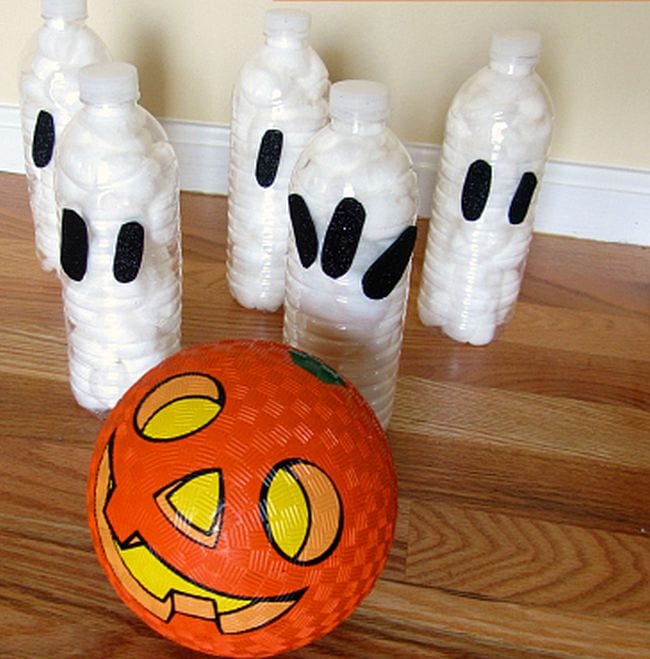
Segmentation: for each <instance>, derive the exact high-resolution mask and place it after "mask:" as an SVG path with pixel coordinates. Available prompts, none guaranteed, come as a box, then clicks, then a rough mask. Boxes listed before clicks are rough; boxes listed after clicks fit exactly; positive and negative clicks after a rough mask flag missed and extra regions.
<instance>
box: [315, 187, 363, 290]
mask: <svg viewBox="0 0 650 659" xmlns="http://www.w3.org/2000/svg"><path fill="white" fill-rule="evenodd" d="M365 220H366V211H365V209H364V207H363V205H362V204H361V203H359V202H358V201H357V200H356V199H354V198H353V197H345V198H344V199H341V201H340V202H339V203H338V205H337V206H336V208H335V210H334V214H333V215H332V219H331V221H330V223H329V226H328V227H327V232H326V234H325V239H324V241H323V252H322V254H321V265H322V267H323V272H324V273H325V274H326V275H328V276H329V277H331V278H332V279H338V278H339V277H342V276H343V275H344V274H345V273H346V272H347V271H348V270H349V269H350V267H351V266H352V261H353V260H354V256H355V254H356V253H357V248H358V247H359V240H360V239H361V231H362V230H363V224H364V222H365Z"/></svg>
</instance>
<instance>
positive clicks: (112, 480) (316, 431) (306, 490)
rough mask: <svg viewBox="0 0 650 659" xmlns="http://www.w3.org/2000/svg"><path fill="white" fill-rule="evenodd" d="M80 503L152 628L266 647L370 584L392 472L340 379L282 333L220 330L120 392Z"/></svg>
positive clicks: (354, 394)
mask: <svg viewBox="0 0 650 659" xmlns="http://www.w3.org/2000/svg"><path fill="white" fill-rule="evenodd" d="M88 514H89V525H90V530H91V534H92V540H93V545H94V548H95V551H96V552H97V555H98V558H99V561H100V563H101V565H102V566H103V568H104V569H105V571H106V573H107V574H108V578H109V579H110V581H111V583H112V585H113V587H114V588H115V590H116V591H117V593H118V594H119V596H120V597H121V598H122V599H123V600H124V602H125V603H126V604H127V605H128V606H129V607H130V608H131V609H132V610H133V611H134V612H135V613H136V614H137V615H138V616H140V617H141V618H142V619H143V620H144V621H145V622H146V623H147V624H148V625H150V626H151V627H152V628H153V629H155V630H156V631H157V632H159V633H160V634H162V635H163V636H165V637H167V638H168V639H171V640H173V641H175V642H177V643H180V644H182V645H184V646H187V647H189V648H192V649H194V650H199V651H202V652H205V653H208V654H216V655H222V656H231V657H254V656H268V655H272V654H277V653H281V652H287V651H289V650H293V649H296V648H298V647H301V646H303V645H306V644H308V643H310V642H312V641H314V640H315V639H317V638H319V637H321V636H322V635H324V634H326V633H328V632H329V631H331V630H332V629H333V628H334V627H336V626H337V625H338V624H339V623H341V622H342V621H343V620H344V619H345V618H347V617H348V616H349V615H350V614H351V613H352V612H353V611H354V610H355V608H356V607H357V606H358V604H359V603H360V601H361V600H362V599H363V598H364V597H365V596H366V595H367V594H368V593H369V592H370V590H371V589H372V587H373V585H374V583H375V581H376V579H377V577H378V576H379V574H380V572H381V571H382V569H383V567H384V564H385V562H386V558H387V556H388V552H389V550H390V547H391V543H392V540H393V535H394V530H395V518H396V514H397V483H396V478H395V472H394V468H393V463H392V459H391V454H390V450H389V447H388V444H387V441H386V436H385V433H384V432H383V430H382V429H381V426H380V425H379V423H378V421H377V419H376V418H375V416H374V413H373V412H372V410H371V409H370V407H369V405H368V404H367V403H366V402H365V400H364V399H363V398H362V396H361V395H360V394H359V393H358V391H357V390H356V389H355V388H354V387H353V386H352V385H351V384H350V383H349V382H347V381H345V380H343V379H342V378H341V377H339V376H338V375H337V374H336V373H335V372H334V371H332V370H331V369H330V368H328V367H327V366H325V365H324V364H322V363H320V362H318V361H316V360H315V359H313V358H311V357H309V356H307V355H306V354H304V353H301V352H299V351H296V350H293V349H291V348H289V347H287V346H283V345H280V344H277V343H271V342H268V341H253V340H232V341H221V342H217V343H213V344H207V345H203V346H197V347H194V348H190V349H188V350H184V351H181V352H180V353H178V354H176V355H174V356H172V357H170V358H169V359H167V360H165V361H164V362H162V363H161V364H160V365H159V366H157V367H155V368H154V369H152V370H151V371H149V372H148V373H147V374H145V375H144V376H143V377H142V378H141V379H140V380H139V381H138V382H137V383H136V384H135V385H134V386H132V387H131V388H130V389H129V391H128V392H127V393H126V394H125V395H124V396H123V397H122V399H121V400H120V401H119V403H118V404H117V405H116V406H115V408H114V409H113V410H112V412H111V414H110V415H109V417H108V418H107V420H106V422H105V424H104V426H103V428H102V430H101V433H100V435H99V438H98V441H97V445H96V447H95V451H94V453H93V458H92V461H91V467H90V476H89V482H88Z"/></svg>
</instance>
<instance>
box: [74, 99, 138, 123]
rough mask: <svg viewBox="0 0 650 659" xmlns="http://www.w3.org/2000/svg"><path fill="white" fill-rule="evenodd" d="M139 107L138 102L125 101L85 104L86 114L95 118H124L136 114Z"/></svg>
mask: <svg viewBox="0 0 650 659" xmlns="http://www.w3.org/2000/svg"><path fill="white" fill-rule="evenodd" d="M137 107H138V104H137V101H125V102H124V103H84V106H83V109H84V112H87V113H88V114H91V115H92V116H93V117H104V118H106V119H110V118H111V117H123V116H124V115H127V114H130V113H131V112H134V111H135V110H136V108H137Z"/></svg>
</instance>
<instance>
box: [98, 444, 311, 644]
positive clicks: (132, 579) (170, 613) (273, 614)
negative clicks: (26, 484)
mask: <svg viewBox="0 0 650 659" xmlns="http://www.w3.org/2000/svg"><path fill="white" fill-rule="evenodd" d="M109 453H110V451H109V450H108V448H107V449H106V451H105V452H104V455H103V456H102V459H101V462H100V466H99V471H98V478H97V487H96V490H95V492H96V496H95V514H96V519H97V521H98V525H97V530H98V533H99V536H100V540H101V544H102V547H103V549H104V553H105V555H106V559H107V560H108V562H109V563H110V565H111V567H112V569H113V570H114V572H115V575H116V576H117V577H118V578H119V581H120V582H121V583H122V584H123V585H124V586H126V587H127V590H128V592H129V594H130V595H131V596H132V597H133V598H135V600H136V601H137V602H138V603H140V604H141V605H142V606H143V607H145V608H146V609H147V611H149V612H150V613H151V614H153V615H154V616H156V617H157V618H159V619H161V620H164V621H166V622H169V621H170V620H171V619H172V618H173V617H174V616H175V615H176V614H177V613H180V614H184V615H188V616H192V617H195V618H202V619H205V620H214V622H215V624H216V626H217V628H218V629H219V631H220V632H221V633H222V634H240V633H244V632H248V631H252V630H254V629H259V628H261V627H265V626H266V625H269V624H271V623H272V622H275V621H276V620H278V619H279V618H281V617H282V616H284V615H285V614H286V613H288V612H289V611H290V610H291V609H292V608H293V607H294V606H295V605H296V604H297V603H298V601H299V600H300V599H301V598H302V596H303V595H304V594H305V592H306V590H307V589H306V588H303V589H301V590H298V591H295V592H291V593H285V594H280V595H277V596H275V597H263V598H262V597H252V598H248V597H239V596H235V595H231V594H227V593H223V592H220V591H216V590H213V589H209V588H206V587H205V586H202V585H200V584H197V583H195V582H193V581H191V580H190V579H188V578H186V577H184V576H183V575H180V574H179V573H178V572H176V571H174V570H173V569H172V568H171V567H170V566H169V565H167V564H166V563H165V562H164V561H163V560H162V559H161V558H160V557H159V556H157V555H156V554H155V553H154V552H153V551H152V550H151V548H150V547H149V546H148V545H147V544H146V542H144V541H143V539H142V538H141V537H140V536H138V535H134V536H131V537H130V538H129V539H128V540H127V541H126V542H124V543H122V544H120V543H119V542H118V541H117V540H116V538H115V536H114V534H113V532H112V531H111V528H110V524H109V522H108V520H107V519H106V515H105V513H104V507H105V504H106V502H107V499H108V495H109V493H110V490H111V482H112V476H111V468H110V455H109Z"/></svg>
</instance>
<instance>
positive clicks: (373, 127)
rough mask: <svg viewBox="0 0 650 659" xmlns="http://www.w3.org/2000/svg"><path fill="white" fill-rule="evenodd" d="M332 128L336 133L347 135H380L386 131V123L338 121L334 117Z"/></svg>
mask: <svg viewBox="0 0 650 659" xmlns="http://www.w3.org/2000/svg"><path fill="white" fill-rule="evenodd" d="M330 127H331V129H332V130H333V131H334V132H335V133H342V134H345V135H363V136H365V135H379V134H380V133H382V132H383V131H384V130H386V122H385V121H361V120H359V119H338V118H336V117H332V118H331V121H330Z"/></svg>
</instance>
